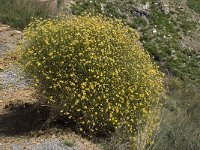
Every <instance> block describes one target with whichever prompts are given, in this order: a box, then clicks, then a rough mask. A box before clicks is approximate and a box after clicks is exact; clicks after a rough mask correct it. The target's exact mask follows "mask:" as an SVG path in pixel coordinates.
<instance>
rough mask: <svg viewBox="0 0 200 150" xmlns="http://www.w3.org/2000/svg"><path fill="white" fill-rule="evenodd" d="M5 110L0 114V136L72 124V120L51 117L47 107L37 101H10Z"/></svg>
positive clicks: (70, 125)
mask: <svg viewBox="0 0 200 150" xmlns="http://www.w3.org/2000/svg"><path fill="white" fill-rule="evenodd" d="M5 110H6V113H4V114H0V136H3V135H7V136H15V135H24V134H29V133H30V132H33V131H36V132H37V131H39V130H45V129H47V128H54V127H56V128H57V127H59V128H71V129H72V128H73V126H74V124H73V123H72V122H70V121H66V120H65V121H64V120H62V119H61V118H59V119H58V118H56V119H54V120H53V119H51V111H50V109H49V107H48V106H45V105H40V104H37V103H35V104H30V103H23V104H12V103H11V104H9V105H7V106H6V107H5ZM49 119H50V122H48V120H49ZM48 125H49V126H48ZM72 130H73V129H72Z"/></svg>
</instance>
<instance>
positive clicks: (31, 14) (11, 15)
mask: <svg viewBox="0 0 200 150" xmlns="http://www.w3.org/2000/svg"><path fill="white" fill-rule="evenodd" d="M44 7H45V6H43V5H41V2H39V1H37V0H1V1H0V22H1V23H5V24H9V25H11V26H12V27H15V28H19V29H24V27H26V26H27V25H28V24H29V23H30V22H31V21H33V18H40V17H42V18H46V17H48V16H49V15H50V14H51V12H50V10H49V9H48V8H47V6H46V7H45V9H44Z"/></svg>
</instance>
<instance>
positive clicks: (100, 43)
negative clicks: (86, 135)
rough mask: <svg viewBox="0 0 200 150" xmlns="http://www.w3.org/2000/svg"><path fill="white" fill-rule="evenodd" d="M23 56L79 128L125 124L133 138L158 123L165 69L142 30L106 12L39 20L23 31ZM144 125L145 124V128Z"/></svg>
mask: <svg viewBox="0 0 200 150" xmlns="http://www.w3.org/2000/svg"><path fill="white" fill-rule="evenodd" d="M23 41H24V43H22V44H21V51H22V53H23V54H22V62H23V64H24V66H25V69H26V71H27V73H29V75H30V76H32V78H33V79H34V80H35V82H36V87H37V89H38V90H39V92H40V93H41V94H42V95H43V96H44V98H46V100H47V101H48V103H49V105H50V106H51V107H52V108H53V109H54V110H55V111H57V112H59V113H62V114H65V115H66V116H67V117H68V118H70V119H73V120H74V121H76V122H77V123H78V124H79V125H80V131H82V130H84V131H87V130H89V131H90V132H92V133H96V132H104V133H109V132H110V131H114V130H115V129H117V128H119V127H121V126H124V127H125V128H126V129H127V132H129V134H130V136H131V137H132V138H133V139H134V140H135V139H136V137H137V135H138V133H139V132H141V133H143V131H144V132H145V134H146V139H142V140H143V141H148V140H149V139H150V136H151V133H152V130H153V129H154V127H155V126H156V125H157V121H158V120H157V117H158V114H159V110H160V103H159V100H160V96H161V95H162V94H163V93H164V88H163V83H162V82H163V73H161V72H160V71H159V69H158V66H157V65H156V64H155V63H153V62H151V58H150V56H149V55H148V53H146V52H145V51H144V50H143V49H142V48H141V47H140V45H139V43H138V34H137V32H136V31H135V30H133V29H131V28H129V27H128V26H125V25H124V24H123V23H122V22H121V21H120V20H112V19H109V18H105V17H102V16H91V15H86V16H78V17H76V16H74V17H71V18H61V19H59V18H58V19H48V20H43V21H42V20H36V21H35V22H33V23H31V24H30V25H29V27H28V28H27V29H26V30H25V31H24V40H23ZM143 129H144V130H143Z"/></svg>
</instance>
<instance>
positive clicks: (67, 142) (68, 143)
mask: <svg viewBox="0 0 200 150" xmlns="http://www.w3.org/2000/svg"><path fill="white" fill-rule="evenodd" d="M63 144H64V145H66V146H68V147H73V146H74V145H75V142H74V141H67V140H65V141H64V142H63Z"/></svg>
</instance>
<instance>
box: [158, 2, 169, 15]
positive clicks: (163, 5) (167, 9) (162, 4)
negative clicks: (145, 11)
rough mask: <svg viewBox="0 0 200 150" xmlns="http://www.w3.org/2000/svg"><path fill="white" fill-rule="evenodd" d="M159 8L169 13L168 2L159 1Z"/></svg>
mask: <svg viewBox="0 0 200 150" xmlns="http://www.w3.org/2000/svg"><path fill="white" fill-rule="evenodd" d="M158 8H159V9H160V10H161V11H162V12H164V13H165V14H169V12H170V10H169V4H168V3H167V2H159V3H158Z"/></svg>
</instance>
